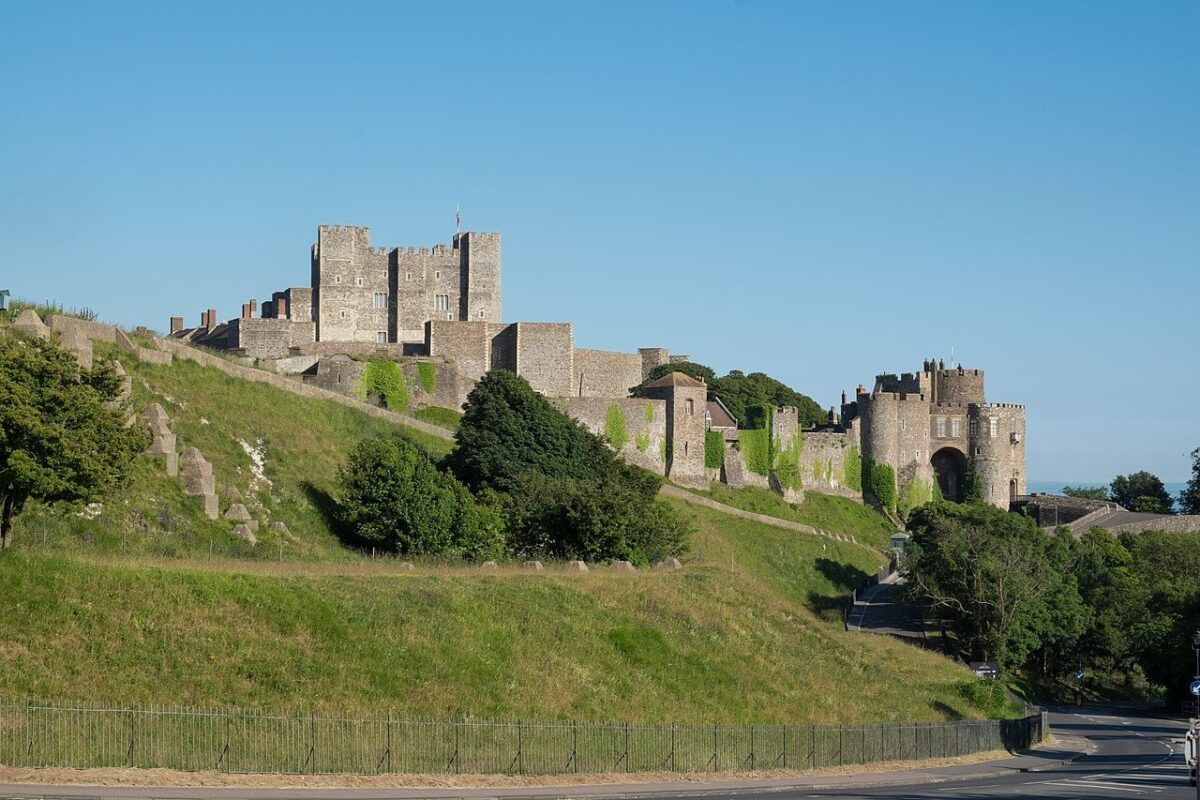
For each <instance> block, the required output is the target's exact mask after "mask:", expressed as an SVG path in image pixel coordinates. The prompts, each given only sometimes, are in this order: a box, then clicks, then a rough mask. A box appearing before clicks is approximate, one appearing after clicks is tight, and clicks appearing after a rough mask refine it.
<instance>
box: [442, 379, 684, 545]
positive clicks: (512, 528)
mask: <svg viewBox="0 0 1200 800" xmlns="http://www.w3.org/2000/svg"><path fill="white" fill-rule="evenodd" d="M456 437H457V441H458V446H457V447H456V448H455V450H454V452H453V453H451V454H450V458H449V464H450V465H451V468H452V469H453V470H454V472H455V474H456V475H458V476H459V478H460V479H461V480H462V481H464V482H465V483H467V484H468V485H469V486H471V487H473V488H475V489H476V490H477V491H492V492H495V493H496V495H497V503H498V506H499V508H500V509H501V510H502V511H503V513H504V515H505V520H506V523H507V528H508V535H509V541H510V543H511V547H512V549H513V550H514V552H517V553H519V554H521V555H527V556H536V555H545V556H549V557H574V558H580V559H585V560H588V559H590V560H606V559H616V558H621V559H626V560H630V561H633V562H634V563H645V562H646V561H647V560H648V559H650V558H653V557H655V556H658V557H662V556H665V555H675V554H678V553H679V552H682V550H683V549H684V548H685V547H686V540H687V525H686V524H685V523H684V522H683V521H681V520H680V519H679V518H678V517H677V515H676V514H675V513H674V511H672V509H671V508H670V507H669V506H667V505H666V504H665V503H663V502H662V501H661V500H659V499H658V490H659V488H660V487H661V486H662V480H661V478H659V477H658V476H657V475H654V474H652V473H650V472H647V471H646V470H642V469H639V468H637V467H634V466H631V465H629V464H627V463H625V462H624V461H622V460H621V459H620V458H619V456H618V455H617V454H616V453H615V452H614V451H613V450H611V449H610V448H609V447H608V446H607V445H606V444H605V441H604V440H603V439H601V438H600V437H598V436H596V435H594V434H592V433H591V432H590V431H588V430H587V429H586V428H584V427H583V426H582V425H580V424H579V423H577V422H576V421H575V420H573V419H571V418H570V417H568V416H567V415H566V414H563V413H562V412H561V411H559V410H558V409H557V408H555V407H554V406H553V405H551V404H550V402H549V401H548V400H546V398H544V397H542V396H541V395H539V394H538V393H537V392H535V391H533V389H532V388H530V386H529V384H528V383H527V382H526V381H525V379H524V378H521V377H518V376H517V375H515V374H513V373H512V372H508V371H505V370H493V371H492V372H489V373H487V374H486V375H484V376H483V378H482V379H480V381H479V383H477V384H476V385H475V388H474V389H473V390H472V391H471V394H470V396H469V397H468V398H467V404H466V407H465V409H464V412H463V418H462V422H461V424H460V426H459V429H458V433H457V434H456Z"/></svg>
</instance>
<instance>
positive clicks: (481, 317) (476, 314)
mask: <svg viewBox="0 0 1200 800" xmlns="http://www.w3.org/2000/svg"><path fill="white" fill-rule="evenodd" d="M475 316H477V317H479V319H483V312H482V311H477V312H475Z"/></svg>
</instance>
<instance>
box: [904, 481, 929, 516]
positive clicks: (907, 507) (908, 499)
mask: <svg viewBox="0 0 1200 800" xmlns="http://www.w3.org/2000/svg"><path fill="white" fill-rule="evenodd" d="M936 484H937V481H927V480H923V479H921V478H913V479H912V480H911V481H909V483H908V486H905V487H904V495H903V496H902V497H901V498H900V506H899V509H898V510H899V512H900V516H901V517H903V518H904V519H908V515H909V514H911V513H912V512H913V511H915V510H916V509H918V508H920V507H921V506H923V505H925V504H926V503H931V502H933V500H934V491H933V487H934V486H935V485H936Z"/></svg>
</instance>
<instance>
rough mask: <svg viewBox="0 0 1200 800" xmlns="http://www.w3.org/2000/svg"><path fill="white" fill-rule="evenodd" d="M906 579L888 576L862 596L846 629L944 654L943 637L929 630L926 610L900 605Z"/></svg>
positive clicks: (907, 604)
mask: <svg viewBox="0 0 1200 800" xmlns="http://www.w3.org/2000/svg"><path fill="white" fill-rule="evenodd" d="M903 591H904V579H903V578H902V577H900V573H895V574H893V575H890V576H888V577H887V578H886V579H885V580H882V581H880V582H879V583H878V584H876V585H875V586H872V587H871V588H870V589H867V590H866V591H865V592H863V593H862V594H860V595H859V596H858V597H857V598H856V599H855V601H854V605H853V606H852V607H851V608H850V612H849V613H848V614H847V616H846V628H847V629H848V630H852V631H860V632H862V633H878V634H883V635H885V636H895V637H896V638H898V639H903V640H904V641H907V642H909V643H910V644H915V645H917V646H918V647H926V648H929V649H931V650H937V651H939V652H941V651H942V650H943V647H944V644H945V643H944V642H943V641H942V635H941V633H940V632H939V631H937V630H929V629H928V627H927V625H926V623H925V609H924V608H923V607H921V606H919V605H913V604H909V603H902V602H900V599H901V597H900V596H901V594H902V592H903Z"/></svg>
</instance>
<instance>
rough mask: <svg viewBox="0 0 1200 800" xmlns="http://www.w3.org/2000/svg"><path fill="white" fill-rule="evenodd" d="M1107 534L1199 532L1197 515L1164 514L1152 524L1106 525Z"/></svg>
mask: <svg viewBox="0 0 1200 800" xmlns="http://www.w3.org/2000/svg"><path fill="white" fill-rule="evenodd" d="M1104 527H1105V530H1107V531H1108V532H1109V533H1113V534H1117V533H1141V532H1142V531H1165V532H1167V533H1196V532H1200V515H1198V514H1175V515H1170V514H1164V515H1162V516H1161V517H1159V518H1158V519H1156V520H1154V521H1153V522H1144V521H1143V522H1130V523H1127V524H1125V525H1106V526H1104Z"/></svg>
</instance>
